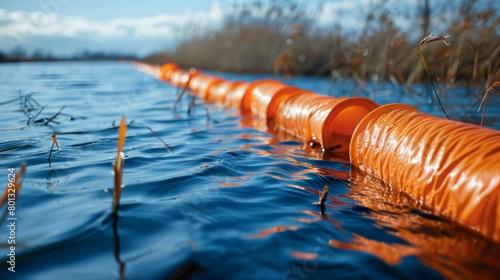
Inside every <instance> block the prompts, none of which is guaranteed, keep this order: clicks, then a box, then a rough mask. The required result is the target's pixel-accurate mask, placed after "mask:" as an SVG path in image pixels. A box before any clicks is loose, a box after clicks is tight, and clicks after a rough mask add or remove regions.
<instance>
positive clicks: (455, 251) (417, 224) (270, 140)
mask: <svg viewBox="0 0 500 280" xmlns="http://www.w3.org/2000/svg"><path fill="white" fill-rule="evenodd" d="M244 123H245V124H244V125H247V126H252V127H255V126H253V125H254V124H253V122H252V121H250V120H246V121H245V122H244ZM275 135H276V134H275ZM277 135H278V136H277V137H276V136H275V137H273V136H269V137H262V136H258V137H255V136H250V137H248V136H247V137H248V138H252V139H258V140H260V141H259V142H262V143H258V144H255V143H250V144H247V145H245V147H244V149H248V150H253V151H255V152H256V153H257V154H259V155H262V156H274V157H275V158H280V159H281V158H282V159H283V160H285V161H286V162H288V163H291V164H294V165H300V166H304V167H306V168H305V169H301V170H300V171H296V172H293V173H291V174H290V175H288V174H285V175H283V176H281V175H275V174H274V173H273V174H272V176H273V178H275V179H278V180H285V179H287V180H290V179H296V180H301V181H302V182H304V181H305V180H314V179H312V178H314V177H312V178H309V177H310V176H307V175H308V174H310V173H315V174H317V175H320V176H327V175H330V176H333V177H335V178H339V179H344V180H349V181H350V184H349V193H347V194H343V195H338V196H334V195H330V196H329V197H328V203H327V204H326V207H328V208H330V209H335V208H336V207H342V206H345V204H346V203H347V204H349V203H352V204H358V205H361V206H364V207H366V208H367V209H369V211H363V212H359V215H360V216H363V217H364V218H366V219H368V220H371V221H373V222H374V225H373V226H374V227H375V230H377V229H380V230H382V231H384V233H385V234H388V235H393V236H394V237H395V238H398V239H401V240H403V241H404V242H407V243H408V244H400V243H390V241H389V242H383V241H379V240H374V239H371V238H370V235H369V233H367V235H366V236H362V235H360V234H357V233H355V232H351V233H350V234H351V235H352V236H353V239H352V240H351V241H350V242H339V241H337V240H333V239H332V240H330V241H329V244H330V246H334V247H337V248H342V249H347V250H356V251H362V252H366V253H369V254H372V255H374V256H377V257H378V258H380V259H381V260H384V261H385V262H387V263H388V264H391V265H395V264H398V263H400V262H401V260H402V259H403V258H405V257H409V256H415V257H417V258H418V259H420V261H421V262H422V263H424V264H426V265H428V266H429V267H431V268H433V269H435V270H436V271H438V272H439V273H441V274H442V275H443V276H444V277H446V278H452V279H455V278H460V279H461V278H477V279H495V278H496V279H500V244H497V243H494V242H493V241H490V240H487V239H485V238H484V237H482V236H481V235H479V234H476V233H474V232H472V231H470V230H468V229H466V228H465V227H462V226H460V225H459V224H458V223H456V222H453V221H450V220H448V219H446V218H444V217H441V216H440V215H439V214H438V213H435V212H433V211H432V210H431V209H429V208H428V207H426V206H425V205H422V204H421V203H419V202H418V201H416V200H415V199H413V198H412V197H410V196H408V195H407V194H404V193H402V192H400V191H398V190H397V189H394V188H391V187H390V186H388V185H386V184H384V183H383V182H381V181H380V180H378V179H376V178H373V177H371V176H369V175H366V174H364V173H361V172H360V171H358V170H356V169H354V168H352V169H351V170H350V172H345V171H339V170H332V169H328V168H321V167H317V166H314V165H311V164H309V163H306V162H300V161H298V160H297V159H300V158H302V157H303V158H309V159H311V158H316V159H330V160H334V161H336V162H345V163H346V164H349V163H348V161H347V159H348V156H347V155H346V154H338V153H331V152H329V153H323V151H321V150H320V149H317V148H315V147H310V146H309V145H307V144H299V143H298V144H297V145H293V143H292V145H279V142H280V140H279V139H280V138H281V139H294V138H293V137H290V136H289V135H280V134H279V133H278V134H277ZM262 144H267V145H271V146H273V149H269V150H262V149H254V146H257V145H262ZM292 156H293V158H292ZM270 175H271V174H270ZM285 177H286V178H285ZM287 186H289V187H293V188H296V189H299V190H302V191H304V193H306V192H309V193H312V194H314V195H316V197H317V196H318V194H319V190H317V189H313V188H308V187H307V184H303V183H297V184H288V185H287ZM336 197H340V198H347V200H349V201H353V202H344V201H343V200H341V199H338V198H336ZM315 202H317V200H312V201H311V203H315ZM309 206H310V205H308V209H310V208H309ZM299 207H300V206H299ZM299 209H300V208H299ZM301 212H302V213H304V214H306V215H309V216H312V217H300V218H297V220H298V221H299V222H302V223H315V222H319V221H328V222H331V223H332V224H333V225H335V227H336V228H338V229H339V230H342V231H345V229H343V228H342V223H341V221H338V220H336V219H335V217H334V216H331V217H330V216H328V211H327V213H326V215H321V214H320V213H319V212H320V209H319V206H318V210H317V212H316V211H311V210H302V211H301ZM285 230H290V228H289V227H286V226H277V227H274V228H271V229H267V230H263V231H261V232H260V233H259V234H254V235H251V237H253V238H259V237H264V236H267V235H269V234H273V233H276V232H282V231H285ZM303 254H305V255H303ZM308 254H310V253H302V252H292V255H293V256H294V257H297V258H309V257H312V255H308Z"/></svg>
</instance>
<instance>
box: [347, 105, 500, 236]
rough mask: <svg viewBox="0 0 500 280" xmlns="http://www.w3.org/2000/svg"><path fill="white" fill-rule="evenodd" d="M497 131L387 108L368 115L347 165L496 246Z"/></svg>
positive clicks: (499, 215) (499, 206)
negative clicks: (456, 222) (415, 200)
mask: <svg viewBox="0 0 500 280" xmlns="http://www.w3.org/2000/svg"><path fill="white" fill-rule="evenodd" d="M499 154H500V132H499V131H497V130H492V129H488V128H484V127H480V126H477V125H473V124H467V123H462V122H456V121H450V120H447V119H443V118H438V117H435V116H431V115H427V114H424V113H421V112H418V111H417V110H416V109H415V108H413V107H411V106H408V105H403V104H390V105H385V106H382V107H379V108H377V109H375V110H373V111H372V112H370V113H369V114H368V115H367V116H366V117H365V118H364V119H363V120H362V121H361V122H360V123H359V125H358V126H357V128H356V130H355V132H354V134H353V136H352V141H351V144H350V160H351V163H352V164H353V165H355V166H357V167H359V168H360V169H361V170H362V171H365V172H367V173H370V174H372V175H375V176H377V177H378V178H380V179H382V180H383V181H385V182H386V183H388V184H389V185H391V186H393V187H396V188H398V189H400V190H402V191H404V192H405V193H407V194H410V195H411V196H413V197H414V198H416V199H418V200H420V201H422V202H423V203H425V204H427V205H428V206H430V207H431V208H433V209H435V210H437V211H439V212H440V213H442V214H444V215H445V216H448V217H451V218H452V219H454V220H456V221H458V222H459V223H461V224H463V225H465V226H467V227H469V228H471V229H474V230H476V231H479V232H481V233H482V234H484V235H485V236H487V237H489V238H491V239H493V240H495V241H500V157H499Z"/></svg>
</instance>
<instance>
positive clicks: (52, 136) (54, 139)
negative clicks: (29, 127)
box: [47, 133, 59, 167]
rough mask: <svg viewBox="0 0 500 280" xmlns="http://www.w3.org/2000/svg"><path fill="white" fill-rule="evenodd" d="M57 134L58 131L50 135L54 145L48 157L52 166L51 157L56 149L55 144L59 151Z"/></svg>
mask: <svg viewBox="0 0 500 280" xmlns="http://www.w3.org/2000/svg"><path fill="white" fill-rule="evenodd" d="M56 135H57V133H52V134H51V135H50V138H52V147H51V148H50V152H49V157H48V158H47V159H48V160H49V166H50V167H52V164H51V162H50V159H51V157H52V151H54V146H56V148H57V152H59V143H58V142H57V139H56Z"/></svg>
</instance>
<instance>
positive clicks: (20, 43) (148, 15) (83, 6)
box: [0, 0, 419, 55]
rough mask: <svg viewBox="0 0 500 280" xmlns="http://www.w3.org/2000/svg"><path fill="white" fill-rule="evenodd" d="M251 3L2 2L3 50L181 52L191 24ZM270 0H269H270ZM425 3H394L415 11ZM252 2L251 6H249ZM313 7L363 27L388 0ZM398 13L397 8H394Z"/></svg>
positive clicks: (213, 20)
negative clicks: (179, 47) (376, 5)
mask: <svg viewBox="0 0 500 280" xmlns="http://www.w3.org/2000/svg"><path fill="white" fill-rule="evenodd" d="M245 1H246V0H206V1H204V0H148V1H124V0H122V1H119V0H107V1H97V0H87V1H83V0H25V1H20V0H2V1H1V2H0V51H3V52H10V51H12V49H14V48H17V47H20V48H22V49H23V50H25V51H27V52H30V53H31V52H33V51H35V50H40V51H42V52H45V53H47V52H51V53H52V54H55V55H72V54H75V53H81V52H82V51H84V50H90V51H98V50H101V51H107V52H121V53H134V54H139V55H146V54H148V53H151V52H155V51H161V50H165V49H169V48H173V47H175V45H176V44H178V43H179V42H180V41H181V40H182V39H185V38H186V36H188V35H189V34H186V33H187V32H186V29H185V27H186V26H187V25H188V24H190V23H196V24H199V25H202V26H208V27H216V26H217V24H220V23H221V22H222V19H223V18H224V13H225V11H226V10H227V8H228V7H229V6H230V5H231V4H233V3H235V2H245ZM265 1H267V0H265ZM418 1H419V0H407V1H398V0H389V2H391V3H390V5H393V6H398V7H399V8H400V10H406V11H407V10H409V8H408V5H410V6H411V5H413V6H414V5H415V3H417V2H418ZM246 2H248V1H246ZM296 2H297V3H300V4H304V5H305V6H309V7H317V5H318V3H320V2H323V3H324V6H323V9H322V12H321V14H320V15H319V16H318V18H317V21H318V23H319V24H323V25H325V26H331V24H332V23H333V22H334V20H335V16H336V15H337V14H338V11H339V10H341V11H342V23H343V25H344V26H345V27H346V28H360V26H361V24H362V23H363V22H364V17H365V15H366V13H367V12H368V9H369V8H370V4H371V3H374V2H381V3H386V1H384V0H380V1H379V0H349V1H348V0H345V1H342V0H324V1H321V0H310V1H307V0H297V1H296ZM391 8H392V7H391Z"/></svg>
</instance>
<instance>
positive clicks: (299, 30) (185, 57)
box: [144, 0, 500, 90]
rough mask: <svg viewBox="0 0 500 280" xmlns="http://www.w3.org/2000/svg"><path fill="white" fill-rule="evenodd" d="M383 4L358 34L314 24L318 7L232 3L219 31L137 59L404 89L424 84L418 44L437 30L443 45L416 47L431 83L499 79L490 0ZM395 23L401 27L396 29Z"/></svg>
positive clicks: (194, 34)
mask: <svg viewBox="0 0 500 280" xmlns="http://www.w3.org/2000/svg"><path fill="white" fill-rule="evenodd" d="M379 2H380V3H379ZM382 2H383V1H374V2H373V3H374V4H372V7H369V8H370V9H369V10H370V13H369V14H368V15H367V16H366V18H364V19H362V18H360V21H362V23H360V24H362V25H363V27H362V29H361V31H359V32H355V31H348V30H342V27H341V26H342V24H340V22H341V21H342V15H341V14H332V17H334V18H338V20H337V22H336V23H334V24H333V26H326V27H325V26H322V27H319V26H318V25H317V20H316V18H317V17H318V15H319V12H320V11H321V9H322V8H323V7H322V6H321V5H319V6H318V7H317V8H316V9H313V10H307V9H305V7H303V6H301V5H299V4H297V3H296V2H295V1H276V0H274V1H273V0H261V1H254V2H251V3H250V2H248V3H247V2H238V3H237V4H234V5H233V6H231V11H230V12H227V13H225V15H226V16H225V19H224V23H223V24H222V26H220V27H219V28H216V29H213V30H211V31H208V32H207V31H206V28H204V27H203V26H191V27H190V29H189V30H187V31H186V32H185V33H186V34H189V35H188V36H187V37H186V39H185V40H184V41H183V42H182V43H181V44H179V46H178V47H177V48H175V49H174V50H173V51H165V52H160V53H155V54H152V55H150V56H148V57H146V58H145V59H144V61H145V62H149V63H155V64H162V63H167V62H171V63H175V64H177V65H178V66H179V67H182V68H198V69H202V70H203V69H204V70H210V71H215V72H226V73H275V74H278V75H331V76H332V77H334V78H336V77H340V78H342V77H349V78H354V79H356V80H358V81H360V82H361V81H374V82H377V81H392V82H396V81H397V82H399V83H405V84H407V85H411V84H414V83H422V82H424V83H426V82H428V81H429V77H428V76H427V75H426V72H425V69H424V63H423V61H422V60H421V56H420V52H419V42H420V40H422V38H424V37H425V36H426V35H427V33H428V32H429V31H430V30H431V28H432V27H438V28H439V30H434V29H433V32H432V34H436V33H437V34H439V33H444V34H439V35H441V36H448V38H447V42H448V43H449V45H445V44H442V43H441V44H438V43H434V44H430V45H428V46H426V48H425V49H424V50H423V55H424V57H425V62H426V64H427V66H428V68H429V69H430V74H431V75H432V76H431V78H432V79H433V80H435V81H437V82H438V83H441V84H443V83H444V84H446V85H448V87H456V86H457V84H474V85H478V84H481V85H482V87H483V90H485V89H487V88H488V87H489V86H491V85H492V84H493V83H494V82H495V81H498V80H499V79H500V60H498V59H497V58H498V57H499V56H500V43H499V42H500V34H499V31H498V26H500V16H499V12H498V11H497V10H495V6H494V0H484V1H469V0H458V1H455V4H454V5H452V4H450V3H435V2H436V1H432V2H434V3H435V5H434V6H432V5H431V4H430V3H429V1H421V2H422V4H419V5H420V6H419V7H418V8H419V10H418V11H404V12H402V10H403V9H402V8H401V4H400V3H399V2H397V1H396V2H395V1H386V2H383V3H382ZM402 20H404V21H405V22H406V23H405V25H406V26H407V27H406V28H404V27H402V26H400V25H401V24H399V25H398V24H397V22H401V21H402ZM438 28H435V29H438ZM434 31H436V32H434ZM438 32H439V33H438Z"/></svg>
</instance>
